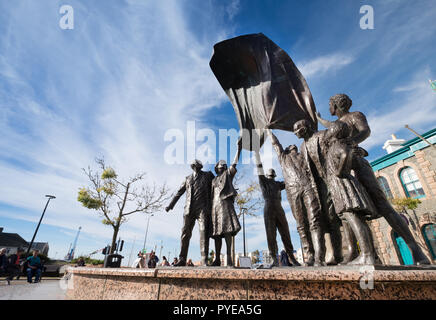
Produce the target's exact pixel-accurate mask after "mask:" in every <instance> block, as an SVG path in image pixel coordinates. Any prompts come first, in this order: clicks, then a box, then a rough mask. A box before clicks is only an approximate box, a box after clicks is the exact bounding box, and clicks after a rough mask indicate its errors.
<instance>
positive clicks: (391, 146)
mask: <svg viewBox="0 0 436 320" xmlns="http://www.w3.org/2000/svg"><path fill="white" fill-rule="evenodd" d="M391 137H392V140H387V141H386V142H385V144H384V145H383V149H385V150H386V152H387V153H388V154H389V153H392V152H394V151H397V150H398V149H401V148H402V147H403V146H402V144H403V143H404V142H406V140H404V139H398V138H397V137H396V136H395V134H392V135H391Z"/></svg>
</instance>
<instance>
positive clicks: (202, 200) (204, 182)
mask: <svg viewBox="0 0 436 320" xmlns="http://www.w3.org/2000/svg"><path fill="white" fill-rule="evenodd" d="M191 168H192V170H193V171H194V172H193V173H192V174H191V175H189V176H187V177H186V179H185V181H183V183H182V185H181V186H180V188H179V190H178V191H177V193H176V195H175V196H174V198H173V199H172V200H171V203H170V204H169V205H168V207H166V208H165V210H166V211H167V212H168V211H169V210H172V209H173V208H174V206H175V204H176V203H177V201H178V200H179V199H180V197H181V196H182V195H183V194H184V193H185V192H186V203H185V210H184V215H183V228H182V236H181V245H180V255H179V262H178V263H177V264H176V265H175V266H185V265H186V259H187V255H188V249H189V240H190V239H191V235H192V229H193V228H194V225H195V221H196V220H198V225H199V229H200V250H201V263H202V265H207V259H208V255H209V237H210V228H211V225H210V222H211V221H210V219H211V186H212V180H213V179H214V177H215V176H214V175H213V173H212V172H210V171H202V170H201V169H202V168H203V165H202V163H201V162H200V161H199V160H194V161H193V163H192V164H191Z"/></svg>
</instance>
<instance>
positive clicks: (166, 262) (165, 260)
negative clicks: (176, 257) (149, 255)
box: [160, 256, 170, 267]
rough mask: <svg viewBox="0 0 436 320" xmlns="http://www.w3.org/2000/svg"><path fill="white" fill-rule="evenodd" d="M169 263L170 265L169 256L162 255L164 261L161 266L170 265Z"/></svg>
mask: <svg viewBox="0 0 436 320" xmlns="http://www.w3.org/2000/svg"><path fill="white" fill-rule="evenodd" d="M169 265H170V263H169V262H168V260H167V257H165V256H163V257H162V262H161V264H160V266H162V267H168V266H169Z"/></svg>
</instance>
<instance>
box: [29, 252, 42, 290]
mask: <svg viewBox="0 0 436 320" xmlns="http://www.w3.org/2000/svg"><path fill="white" fill-rule="evenodd" d="M38 254H39V251H38V250H35V251H33V255H32V256H30V257H28V258H27V262H28V266H27V270H26V272H27V282H29V283H32V278H33V276H35V282H34V283H38V282H39V279H40V277H41V270H42V264H41V259H40V258H39V257H38Z"/></svg>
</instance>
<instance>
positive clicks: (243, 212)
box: [242, 208, 247, 257]
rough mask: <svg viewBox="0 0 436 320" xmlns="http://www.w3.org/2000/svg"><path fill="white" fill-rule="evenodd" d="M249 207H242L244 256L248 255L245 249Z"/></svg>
mask: <svg viewBox="0 0 436 320" xmlns="http://www.w3.org/2000/svg"><path fill="white" fill-rule="evenodd" d="M246 211H247V208H242V239H243V241H244V257H246V256H247V251H246V249H245V213H246Z"/></svg>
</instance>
